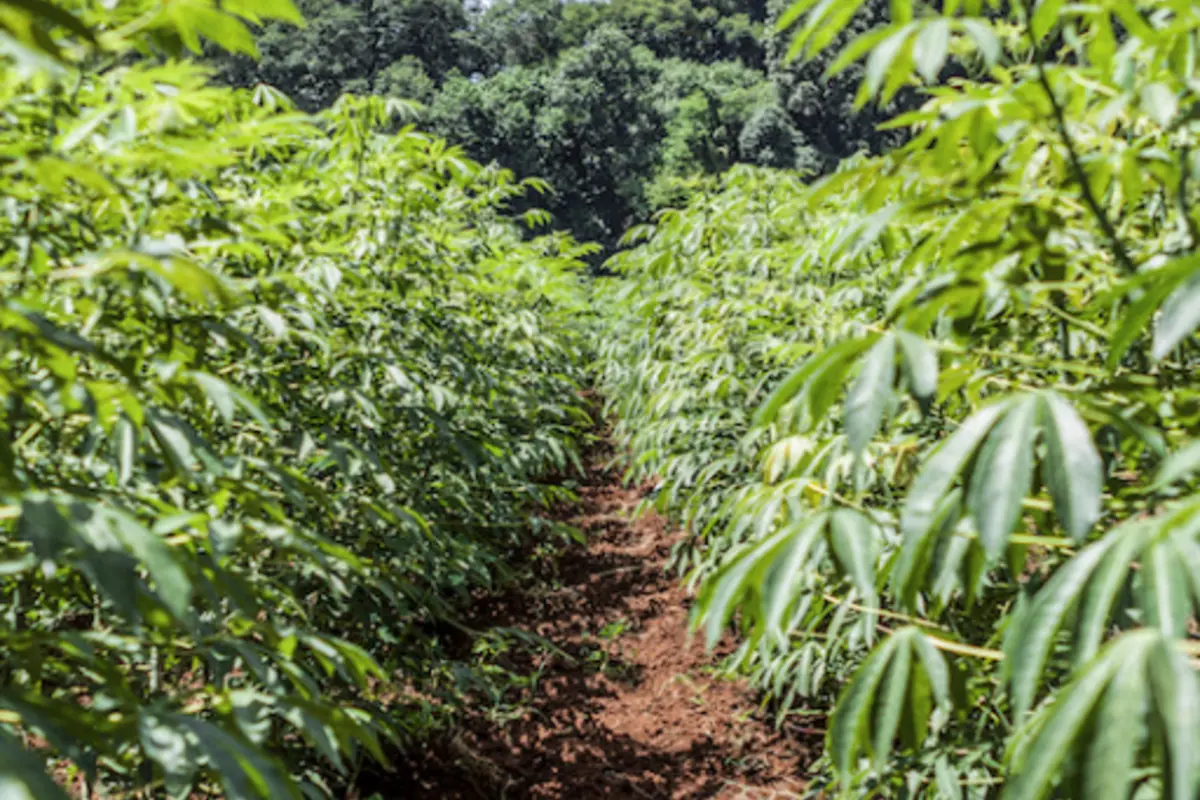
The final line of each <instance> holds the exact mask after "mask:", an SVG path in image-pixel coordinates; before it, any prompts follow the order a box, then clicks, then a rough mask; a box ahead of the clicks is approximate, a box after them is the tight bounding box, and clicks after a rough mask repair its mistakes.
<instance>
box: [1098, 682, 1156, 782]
mask: <svg viewBox="0 0 1200 800" xmlns="http://www.w3.org/2000/svg"><path fill="white" fill-rule="evenodd" d="M1142 679H1143V675H1142V674H1140V671H1139V670H1137V669H1135V668H1132V667H1131V668H1127V669H1118V670H1117V671H1116V674H1115V675H1114V676H1113V680H1112V683H1110V684H1109V685H1108V690H1107V691H1106V692H1105V693H1104V697H1103V698H1102V699H1101V701H1100V711H1099V713H1098V714H1097V717H1096V722H1095V725H1094V726H1093V732H1092V734H1091V742H1090V744H1089V746H1088V748H1087V761H1086V764H1085V768H1084V776H1083V777H1084V794H1083V796H1084V797H1087V798H1089V800H1091V798H1096V800H1127V798H1128V797H1129V787H1130V784H1131V783H1132V782H1133V781H1132V779H1133V769H1134V766H1135V759H1136V757H1137V749H1138V736H1137V735H1136V731H1135V729H1134V720H1137V719H1138V718H1139V717H1140V716H1141V715H1142V705H1143V703H1144V702H1145V698H1144V697H1143V693H1142Z"/></svg>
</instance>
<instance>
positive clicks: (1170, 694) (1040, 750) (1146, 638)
mask: <svg viewBox="0 0 1200 800" xmlns="http://www.w3.org/2000/svg"><path fill="white" fill-rule="evenodd" d="M1106 723H1107V724H1110V725H1112V727H1113V728H1114V729H1115V732H1114V731H1104V732H1098V733H1093V734H1092V735H1087V731H1088V728H1089V726H1092V725H1100V724H1106ZM1026 725H1027V727H1033V730H1032V731H1026V732H1025V735H1024V736H1022V737H1021V738H1020V739H1019V740H1018V741H1019V745H1018V746H1017V747H1016V748H1014V750H1013V752H1012V753H1011V754H1010V758H1009V773H1010V778H1009V780H1008V782H1007V783H1006V784H1005V787H1004V790H1003V792H1002V793H1001V797H1002V798H1003V800H1041V798H1045V797H1049V796H1050V794H1051V793H1052V791H1053V790H1054V782H1055V779H1056V778H1057V777H1058V776H1059V773H1060V772H1061V771H1062V770H1063V767H1064V765H1065V764H1066V763H1067V762H1068V760H1070V759H1074V760H1077V761H1078V762H1079V764H1080V765H1081V766H1080V772H1081V775H1080V780H1081V781H1082V784H1083V785H1082V786H1081V787H1080V790H1082V791H1086V792H1088V793H1086V794H1083V793H1078V794H1077V793H1070V794H1071V796H1079V797H1113V798H1115V797H1126V796H1127V793H1126V792H1125V791H1123V790H1124V789H1125V788H1126V787H1128V786H1129V785H1130V784H1131V782H1132V780H1133V775H1132V774H1131V771H1130V769H1131V768H1132V766H1133V765H1134V763H1135V758H1136V755H1137V751H1138V750H1140V749H1141V748H1142V747H1144V746H1145V743H1144V742H1143V741H1141V737H1140V736H1139V735H1138V729H1139V727H1141V728H1143V729H1145V730H1147V731H1148V732H1149V735H1150V738H1151V739H1152V740H1154V741H1155V742H1157V743H1158V744H1159V745H1160V746H1161V747H1162V748H1163V750H1164V752H1165V754H1166V756H1167V757H1166V764H1167V766H1166V769H1165V770H1164V772H1163V775H1162V777H1163V784H1164V788H1165V793H1164V796H1166V797H1169V798H1172V800H1190V798H1193V797H1195V794H1196V792H1197V790H1198V789H1200V770H1198V767H1200V763H1198V761H1197V759H1196V752H1197V749H1196V748H1197V747H1198V746H1200V682H1198V681H1197V677H1196V674H1195V672H1194V671H1193V670H1192V669H1191V667H1190V666H1189V665H1188V662H1187V659H1186V658H1185V657H1184V656H1183V655H1182V654H1181V653H1180V652H1179V651H1178V650H1177V649H1176V647H1175V644H1174V642H1173V641H1172V640H1171V639H1169V638H1166V637H1164V636H1163V635H1162V634H1161V633H1160V632H1158V631H1155V630H1139V631H1134V632H1131V633H1127V634H1124V635H1123V636H1121V637H1119V638H1117V639H1116V640H1114V641H1113V642H1112V643H1110V644H1109V645H1108V646H1106V647H1105V648H1104V650H1102V651H1101V652H1100V654H1099V655H1098V656H1097V657H1096V658H1095V659H1094V660H1092V661H1090V662H1089V663H1088V664H1087V665H1085V667H1084V668H1083V669H1082V671H1081V672H1080V674H1079V676H1078V677H1077V678H1076V679H1075V680H1074V681H1072V682H1071V683H1070V684H1069V685H1068V686H1067V687H1065V688H1064V689H1063V690H1062V692H1061V693H1060V694H1059V696H1058V697H1057V698H1056V699H1055V701H1054V702H1053V703H1052V704H1051V705H1050V707H1049V708H1048V709H1046V711H1045V713H1044V714H1043V715H1040V716H1036V717H1033V718H1031V719H1030V721H1029V722H1028V723H1026ZM1093 791H1094V792H1098V794H1092V793H1091V792H1093Z"/></svg>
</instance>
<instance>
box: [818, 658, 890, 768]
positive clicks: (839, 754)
mask: <svg viewBox="0 0 1200 800" xmlns="http://www.w3.org/2000/svg"><path fill="white" fill-rule="evenodd" d="M899 646H901V642H900V640H899V639H898V638H897V637H896V636H889V637H888V638H887V639H885V640H884V641H883V642H882V643H880V644H879V646H877V647H876V648H875V649H874V650H872V651H871V654H870V655H868V656H867V658H866V660H865V661H863V663H862V665H861V666H860V667H859V668H858V670H857V671H856V672H855V673H854V677H853V678H851V679H850V683H849V685H848V686H847V687H846V689H845V691H844V692H843V693H842V696H841V698H840V699H839V700H838V703H837V705H836V706H835V707H834V709H833V714H832V715H831V717H830V724H829V737H828V738H829V742H828V747H829V753H830V755H831V757H832V759H833V765H834V768H835V769H836V770H837V772H838V775H839V776H840V778H841V780H842V781H847V782H848V781H849V779H850V776H851V775H852V774H853V771H854V762H855V759H856V756H857V755H858V753H859V751H860V743H861V742H863V741H864V740H865V738H866V733H867V728H868V725H869V720H870V715H871V709H872V706H873V701H874V699H875V695H876V691H877V690H878V687H879V682H880V681H881V680H882V679H883V675H884V672H885V671H886V670H887V666H888V664H889V662H890V661H891V659H892V656H893V654H894V653H895V651H896V648H897V647H899Z"/></svg>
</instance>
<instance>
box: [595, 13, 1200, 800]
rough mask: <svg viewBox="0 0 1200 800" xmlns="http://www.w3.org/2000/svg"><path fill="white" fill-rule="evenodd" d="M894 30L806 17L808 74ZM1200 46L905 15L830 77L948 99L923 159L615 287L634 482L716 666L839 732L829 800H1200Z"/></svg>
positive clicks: (931, 124) (924, 129) (697, 225)
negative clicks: (854, 73)
mask: <svg viewBox="0 0 1200 800" xmlns="http://www.w3.org/2000/svg"><path fill="white" fill-rule="evenodd" d="M861 5H862V3H861V2H859V1H858V0H801V2H799V3H796V4H795V5H794V6H793V7H792V10H791V12H790V13H789V14H786V15H784V16H783V18H782V20H781V25H783V26H784V27H786V28H788V29H791V30H792V31H793V35H794V45H793V48H792V51H793V55H794V56H795V57H799V58H805V57H812V56H814V55H816V54H819V53H820V52H821V51H822V50H823V49H824V48H825V47H826V46H827V45H828V44H829V43H831V42H833V41H835V40H837V39H838V34H839V33H840V32H841V31H842V29H843V28H844V27H845V26H847V24H848V23H849V21H850V20H851V19H852V17H853V15H854V14H855V12H856V10H857V9H858V7H859V6H861ZM1198 44H1200V13H1198V11H1197V7H1196V5H1195V4H1194V3H1193V2H1191V0H1098V1H1097V2H1090V3H1075V2H1067V1H1066V0H1036V1H1033V0H1031V1H1029V2H1025V1H1024V0H1021V1H1019V2H1018V1H1014V2H1007V1H1005V0H992V1H991V2H983V0H973V2H972V0H961V1H957V0H956V1H951V0H946V2H937V3H932V2H930V3H920V2H910V0H895V2H892V3H891V11H890V16H889V20H888V22H887V23H886V24H884V25H882V26H880V27H878V28H875V29H872V30H870V31H868V32H866V33H865V34H863V35H861V36H859V37H857V38H855V39H853V40H852V41H851V42H850V43H849V44H848V45H847V46H846V47H845V49H844V50H843V51H841V52H840V53H839V54H838V55H837V57H836V58H834V59H833V60H832V63H831V67H830V71H831V72H834V73H836V72H839V71H841V70H843V69H845V68H847V67H848V66H850V65H852V64H856V63H859V62H863V66H862V74H863V76H864V77H863V80H862V84H861V89H860V93H859V101H860V102H861V103H868V102H876V101H882V102H886V101H888V100H889V99H890V98H891V97H892V96H894V95H895V93H896V92H898V91H900V90H902V89H909V90H911V89H915V88H920V89H921V90H922V91H924V92H925V95H926V98H927V99H926V100H925V102H924V104H923V105H922V106H921V107H920V108H919V109H917V110H915V111H913V112H911V113H906V114H904V115H903V116H901V117H899V118H897V119H895V120H894V121H892V122H891V123H889V124H890V125H892V126H895V127H902V128H907V129H909V133H910V134H911V138H910V139H909V142H908V144H906V145H905V146H903V147H901V148H899V149H898V150H896V151H894V152H892V153H889V154H887V155H885V156H881V157H876V158H857V159H854V160H852V161H850V162H847V163H845V164H843V165H842V167H841V168H840V169H839V170H838V171H837V172H836V173H835V174H833V175H831V176H829V177H828V178H826V179H823V180H821V181H819V182H817V183H815V184H812V185H807V186H806V185H804V184H802V183H801V182H800V181H799V180H798V179H797V178H795V177H792V176H789V175H785V174H779V173H766V172H756V171H750V170H737V171H734V172H733V173H731V174H729V175H728V176H727V177H726V178H725V181H724V185H723V186H722V187H721V189H720V190H719V191H716V192H712V193H710V194H707V195H705V196H703V197H700V198H697V199H696V200H695V201H693V202H692V203H691V204H689V205H688V206H687V207H686V208H684V209H681V210H678V211H671V212H667V213H664V214H663V215H662V216H661V217H660V219H658V220H657V221H656V223H655V224H654V225H652V226H648V227H647V228H645V229H639V230H637V231H633V232H631V235H630V237H629V243H630V244H631V245H634V246H632V247H631V249H629V250H628V251H627V252H625V253H623V254H621V255H620V256H619V257H618V258H617V259H615V261H614V267H615V269H617V270H618V271H619V272H620V273H622V274H623V275H624V276H625V278H626V280H625V281H624V282H622V283H620V284H617V285H615V286H614V287H612V288H609V289H606V290H605V292H604V293H603V295H602V296H601V297H600V298H599V304H600V308H601V309H602V310H603V312H604V313H605V315H606V318H607V320H608V325H609V334H608V335H607V336H606V337H605V341H604V344H603V347H602V352H601V361H600V370H601V372H600V374H601V383H602V385H603V386H604V387H606V390H607V393H608V396H609V397H610V398H611V400H610V407H611V409H612V410H613V411H614V412H615V413H616V415H617V417H618V418H619V420H620V422H619V424H618V433H620V434H621V435H622V436H623V438H624V440H625V441H626V442H627V443H628V444H629V445H630V446H631V448H632V451H633V461H632V467H631V473H632V474H633V475H634V476H639V477H640V476H644V475H649V474H657V475H659V476H661V478H662V480H663V484H662V488H661V491H660V492H659V493H658V494H657V500H656V502H657V503H658V504H659V506H660V507H661V508H663V509H664V510H666V511H668V512H670V513H672V514H673V515H674V516H675V517H676V518H677V519H679V520H681V521H683V522H684V523H685V524H687V526H688V529H689V531H690V536H689V538H688V539H687V543H686V546H684V547H682V548H681V549H680V551H679V563H680V564H681V566H682V567H684V568H685V569H686V570H687V572H688V575H689V578H690V580H692V581H693V582H695V583H696V584H697V585H698V586H699V587H700V588H699V595H698V602H697V605H696V609H695V618H696V623H697V625H699V626H702V627H703V628H704V629H705V632H706V635H707V638H708V639H709V641H710V642H712V641H715V640H716V639H717V638H719V637H720V636H721V635H722V634H723V632H724V631H725V629H726V628H727V627H728V626H729V625H730V623H731V622H732V623H735V625H736V628H737V629H738V630H739V631H740V632H741V633H742V634H743V636H744V638H745V641H744V644H743V646H742V648H741V649H740V650H739V651H738V653H737V655H736V656H735V658H734V664H735V666H737V667H739V668H740V669H742V670H744V671H747V672H749V673H750V674H751V675H753V676H754V677H755V678H756V679H757V680H758V681H759V684H760V686H761V687H762V688H763V690H764V692H766V693H767V695H768V696H769V697H770V698H771V699H772V701H773V702H774V705H775V708H776V709H777V711H778V713H779V715H780V718H781V720H782V719H786V718H787V716H788V715H789V713H791V712H793V711H795V710H796V709H797V708H798V707H800V706H801V705H805V706H806V707H807V709H813V708H818V709H819V708H821V707H822V706H823V705H825V704H830V703H832V704H833V707H832V710H831V711H830V713H829V714H828V717H827V720H826V724H827V737H826V752H825V756H824V758H823V761H822V763H823V764H824V765H825V767H827V769H825V770H818V771H817V772H818V773H819V774H820V775H822V777H821V778H819V779H818V781H817V784H816V785H817V787H818V788H819V787H820V786H822V785H825V784H833V785H836V786H837V787H839V790H840V791H841V792H843V793H844V794H846V795H848V796H879V797H885V796H896V797H900V796H906V797H913V796H921V797H946V798H962V797H1002V798H1009V799H1011V800H1026V799H1033V798H1045V797H1070V798H1084V797H1086V798H1126V797H1139V798H1141V797H1170V798H1174V799H1175V800H1192V799H1193V798H1196V797H1198V796H1200V681H1198V676H1197V668H1198V665H1200V627H1198V623H1197V619H1198V613H1197V610H1198V608H1200V493H1198V492H1200V437H1198V433H1200V342H1198V341H1197V336H1196V331H1197V327H1198V326H1200V252H1198V250H1197V247H1198V246H1200V229H1198V227H1197V222H1198V218H1197V213H1196V210H1195V205H1196V201H1197V200H1198V199H1200V193H1198V192H1197V189H1196V178H1197V177H1200V159H1198V157H1197V154H1196V145H1197V141H1198V136H1200V127H1198V124H1197V119H1198V116H1197V113H1196V111H1197V109H1200V105H1198V104H1197V90H1198V89H1197V87H1200V81H1198V79H1197V76H1198V72H1197V69H1198V63H1197V52H1198V51H1197V45H1198ZM951 67H953V68H952V69H951ZM947 75H957V76H960V77H954V78H952V79H948V78H947V77H946V76H947ZM805 713H807V714H811V713H812V712H811V710H807V711H805ZM810 718H811V717H810Z"/></svg>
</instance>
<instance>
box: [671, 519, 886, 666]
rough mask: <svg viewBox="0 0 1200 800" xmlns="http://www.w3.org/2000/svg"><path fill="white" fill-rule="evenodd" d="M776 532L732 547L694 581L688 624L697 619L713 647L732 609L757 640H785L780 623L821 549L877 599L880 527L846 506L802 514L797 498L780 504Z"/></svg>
mask: <svg viewBox="0 0 1200 800" xmlns="http://www.w3.org/2000/svg"><path fill="white" fill-rule="evenodd" d="M787 513H788V521H787V522H785V523H783V526H782V527H781V528H780V530H779V531H777V532H775V533H773V534H771V535H769V536H765V537H763V538H760V539H759V540H758V541H757V542H755V543H752V544H750V545H747V546H746V547H744V548H743V549H742V550H740V551H738V552H737V553H736V554H735V555H734V556H733V557H731V558H730V560H729V561H728V562H727V563H726V564H725V565H724V566H723V567H722V568H721V569H720V570H719V571H718V572H717V573H716V574H714V575H713V576H712V577H711V578H709V579H708V580H707V581H705V583H704V584H703V585H702V586H701V590H700V593H699V595H698V596H697V600H696V606H695V618H694V619H695V622H696V624H700V623H703V624H704V626H705V631H706V639H707V642H708V646H709V647H713V646H714V645H715V644H716V643H717V642H718V641H719V640H720V637H721V634H722V633H723V632H724V629H725V626H726V625H727V624H728V622H729V620H730V618H731V617H732V616H733V614H734V612H735V611H736V610H737V609H739V608H740V609H741V611H742V615H743V618H742V623H743V624H742V629H743V630H744V631H745V632H746V633H747V634H748V635H749V636H750V637H751V640H757V639H758V638H760V637H763V636H766V637H767V638H769V639H770V640H771V641H773V642H776V643H781V642H785V641H786V637H787V634H788V631H787V630H785V629H784V623H785V622H786V621H787V620H788V619H790V618H791V617H790V615H789V611H790V610H791V609H792V608H793V607H794V606H795V604H796V602H797V601H798V600H800V599H801V594H802V591H803V590H804V589H805V587H806V586H807V585H808V584H809V583H810V582H811V581H812V580H813V578H814V577H815V575H816V574H817V571H818V569H819V567H820V566H821V564H822V561H823V560H824V558H825V554H826V553H830V552H831V553H832V554H833V566H834V567H835V568H836V569H837V572H838V573H839V574H840V575H842V576H844V577H845V578H846V579H847V580H848V581H849V582H850V584H851V585H852V586H853V587H854V588H855V590H856V592H857V593H858V595H859V596H860V597H862V598H863V599H864V601H865V602H866V603H868V604H869V605H870V606H874V605H875V604H876V603H877V601H878V598H877V592H876V590H875V567H876V561H877V553H878V551H879V547H880V545H879V540H880V533H879V531H878V528H877V527H876V525H875V524H874V523H873V522H872V521H871V520H870V519H868V518H867V517H866V516H865V515H863V514H862V513H860V512H858V511H855V510H852V509H839V510H837V511H833V512H829V511H819V512H815V513H813V512H809V511H807V510H806V509H804V508H802V507H801V506H800V505H799V504H797V503H790V504H789V507H788V512H787Z"/></svg>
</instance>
